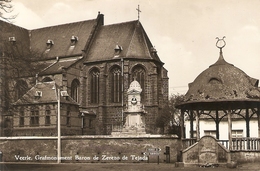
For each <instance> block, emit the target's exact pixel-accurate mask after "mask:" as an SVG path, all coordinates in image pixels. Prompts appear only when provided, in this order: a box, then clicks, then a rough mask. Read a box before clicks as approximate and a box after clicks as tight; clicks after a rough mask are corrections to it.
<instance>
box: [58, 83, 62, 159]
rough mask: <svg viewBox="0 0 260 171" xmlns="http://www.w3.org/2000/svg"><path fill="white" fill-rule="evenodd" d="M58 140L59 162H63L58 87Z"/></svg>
mask: <svg viewBox="0 0 260 171" xmlns="http://www.w3.org/2000/svg"><path fill="white" fill-rule="evenodd" d="M57 102H58V123H57V124H58V126H57V128H58V140H57V163H60V162H61V160H60V159H61V130H60V129H61V128H60V89H59V88H58V100H57Z"/></svg>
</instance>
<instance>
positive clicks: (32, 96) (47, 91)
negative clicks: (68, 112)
mask: <svg viewBox="0 0 260 171" xmlns="http://www.w3.org/2000/svg"><path fill="white" fill-rule="evenodd" d="M66 95H67V94H66ZM57 100H58V86H57V85H56V83H55V82H54V81H51V82H39V83H37V84H36V85H35V86H34V87H32V88H31V89H30V90H29V91H28V92H27V93H26V94H24V95H23V96H22V97H21V98H20V99H19V100H18V101H16V102H15V103H14V104H13V105H24V104H42V103H57ZM60 102H61V103H69V104H74V105H78V103H76V102H75V101H74V100H73V99H72V98H71V97H70V96H68V97H67V98H65V97H60Z"/></svg>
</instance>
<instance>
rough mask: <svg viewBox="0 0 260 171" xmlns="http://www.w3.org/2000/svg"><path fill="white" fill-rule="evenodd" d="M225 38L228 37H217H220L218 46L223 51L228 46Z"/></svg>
mask: <svg viewBox="0 0 260 171" xmlns="http://www.w3.org/2000/svg"><path fill="white" fill-rule="evenodd" d="M225 38H226V37H225V36H224V37H223V38H222V39H220V38H218V37H216V39H218V41H217V43H216V46H217V48H219V49H220V51H222V48H223V47H225V46H226V42H225V40H224V39H225Z"/></svg>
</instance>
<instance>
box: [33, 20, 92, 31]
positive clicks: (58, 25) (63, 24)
mask: <svg viewBox="0 0 260 171" xmlns="http://www.w3.org/2000/svg"><path fill="white" fill-rule="evenodd" d="M95 20H96V19H91V20H82V21H75V22H68V23H61V24H57V25H50V26H45V27H40V28H36V29H31V30H29V31H36V30H41V29H47V28H51V27H60V26H65V25H70V24H77V23H83V22H90V21H95Z"/></svg>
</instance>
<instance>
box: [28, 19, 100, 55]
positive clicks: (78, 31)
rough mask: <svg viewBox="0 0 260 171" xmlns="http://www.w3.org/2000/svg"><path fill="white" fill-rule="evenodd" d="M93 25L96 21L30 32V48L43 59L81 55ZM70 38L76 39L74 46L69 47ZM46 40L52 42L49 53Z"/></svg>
mask: <svg viewBox="0 0 260 171" xmlns="http://www.w3.org/2000/svg"><path fill="white" fill-rule="evenodd" d="M95 24H96V19H94V20H87V21H81V22H75V23H69V24H63V25H57V26H51V27H46V28H40V29H35V30H31V31H30V33H31V36H30V38H31V48H32V49H33V50H34V51H37V52H40V53H42V54H44V57H45V59H50V58H54V57H56V56H73V55H78V54H82V50H83V49H84V47H85V45H86V42H87V40H88V38H89V37H90V35H91V32H92V30H93V27H95ZM72 36H77V37H78V41H77V43H76V45H75V46H71V37H72ZM48 40H52V41H53V42H54V45H53V46H52V47H51V48H50V50H49V51H48V50H47V46H46V42H47V41H48Z"/></svg>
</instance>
